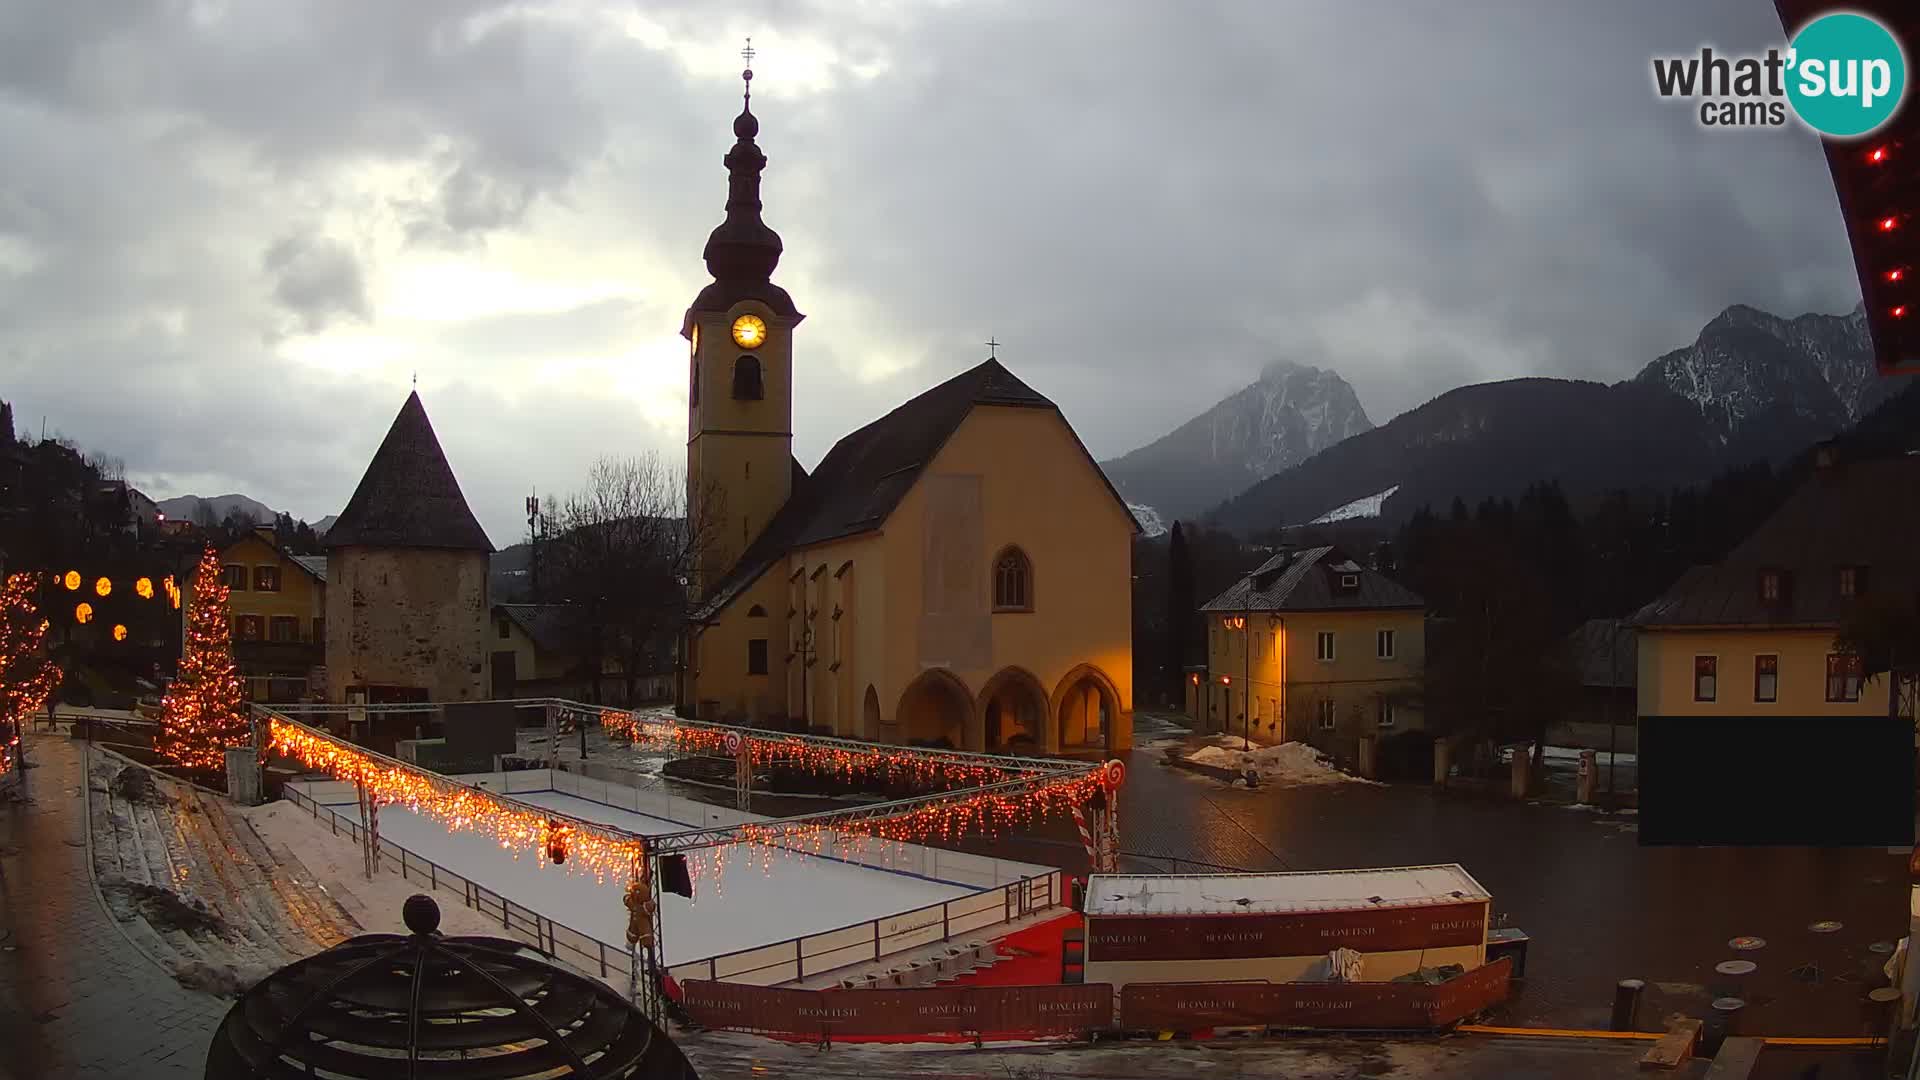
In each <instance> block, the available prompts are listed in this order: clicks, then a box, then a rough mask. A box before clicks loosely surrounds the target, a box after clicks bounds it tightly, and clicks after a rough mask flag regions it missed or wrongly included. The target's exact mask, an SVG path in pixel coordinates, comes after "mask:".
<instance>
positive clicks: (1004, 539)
mask: <svg viewBox="0 0 1920 1080" xmlns="http://www.w3.org/2000/svg"><path fill="white" fill-rule="evenodd" d="M744 77H745V78H746V79H747V80H749V81H748V83H747V89H748V91H749V94H748V96H747V98H746V104H745V107H744V108H743V109H742V111H741V113H740V115H739V116H738V117H737V118H736V119H735V120H734V122H733V132H734V136H735V140H736V141H735V142H734V145H733V148H732V150H731V151H730V152H729V153H728V154H727V155H726V158H725V165H726V167H727V173H728V195H727V205H726V219H725V220H724V221H723V222H722V223H721V224H720V225H719V226H718V227H717V228H715V229H714V230H713V232H712V234H711V235H710V236H709V237H708V239H707V246H706V251H705V257H706V264H707V270H708V272H709V273H710V274H711V275H712V277H713V281H712V282H711V283H710V284H708V285H707V286H706V288H704V289H702V290H701V292H700V294H699V296H697V297H696V298H695V299H694V301H693V304H692V306H690V307H689V308H688V309H687V313H686V317H685V319H684V320H683V322H682V325H681V335H682V336H683V337H685V338H686V339H687V341H688V343H689V347H690V364H689V367H690V371H689V382H688V386H687V400H688V417H687V480H688V508H689V516H688V520H689V522H690V532H691V533H692V534H693V535H695V536H696V537H697V538H698V541H697V542H698V549H697V551H696V553H695V559H694V563H695V568H696V569H695V572H694V574H693V575H692V579H691V581H690V583H689V585H690V590H691V594H692V611H691V616H690V618H689V620H688V626H687V629H686V631H685V639H684V641H683V643H682V651H681V656H682V664H681V668H682V670H681V673H680V686H679V692H678V698H679V700H678V705H679V707H680V709H681V710H682V711H683V713H686V714H689V715H693V716H697V717H699V718H701V719H714V720H725V721H736V722H738V721H752V722H761V723H770V724H780V723H784V724H786V725H787V726H790V727H805V728H808V729H810V730H813V731H816V732H824V733H831V734H835V735H841V736H847V737H852V738H861V739H874V740H880V741H884V742H894V743H907V744H916V745H936V746H950V747H955V748H960V749H966V750H985V751H992V752H1004V753H1013V754H1020V753H1069V754H1072V753H1086V754H1093V753H1112V752H1116V751H1120V750H1124V749H1126V748H1127V747H1129V746H1130V745H1131V744H1132V733H1133V723H1132V721H1133V685H1132V680H1133V655H1132V607H1133V598H1132V574H1133V540H1134V537H1135V535H1136V534H1137V533H1138V531H1139V526H1138V525H1137V524H1136V523H1135V521H1134V519H1133V516H1132V514H1131V512H1130V511H1129V510H1128V509H1127V506H1126V503H1125V502H1124V501H1123V500H1122V499H1121V498H1120V496H1119V494H1118V493H1117V492H1116V491H1115V490H1114V489H1113V487H1112V485H1111V484H1109V483H1108V482H1107V479H1106V476H1105V474H1104V473H1102V472H1101V470H1100V468H1099V466H1098V465H1096V464H1095V463H1094V460H1093V458H1092V456H1091V455H1090V454H1088V453H1087V449H1086V447H1085V446H1084V445H1083V444H1082V443H1081V442H1080V438H1079V436H1077V435H1076V434H1074V430H1073V427H1072V426H1071V425H1070V424H1068V423H1067V420H1066V417H1065V416H1063V415H1062V414H1061V412H1060V409H1059V407H1058V406H1056V405H1055V404H1054V403H1053V402H1052V401H1049V400H1048V399H1047V398H1046V397H1045V396H1044V395H1042V394H1040V393H1038V392H1037V391H1035V390H1034V389H1033V388H1032V387H1030V386H1028V385H1027V384H1025V383H1024V382H1022V381H1020V379H1019V378H1018V377H1017V376H1015V375H1014V374H1013V373H1012V372H1011V371H1009V370H1007V368H1006V367H1004V366H1003V365H1002V364H1001V363H1000V361H999V360H998V359H997V358H995V357H990V358H988V359H987V360H985V361H984V362H982V363H980V364H979V365H977V366H975V367H973V368H971V369H969V370H967V371H964V372H962V373H960V374H959V375H956V376H954V377H953V378H951V379H948V380H947V381H946V382H943V383H941V384H939V385H938V386H935V387H933V388H932V389H931V390H928V391H926V392H925V393H923V394H921V395H919V396H918V397H915V398H913V399H912V400H910V401H908V402H906V403H905V404H903V405H901V406H900V407H899V408H896V409H894V410H893V411H892V412H890V413H888V414H886V415H885V416H882V417H880V418H879V419H878V420H875V421H873V422H872V423H870V424H868V425H867V426H865V427H863V428H861V429H859V430H858V431H855V432H853V433H852V434H850V435H848V436H846V437H845V438H842V439H841V440H840V441H839V442H838V443H836V444H835V445H834V447H833V449H832V450H831V451H829V452H828V454H827V456H826V457H825V458H824V459H823V460H822V461H821V462H820V463H819V465H818V466H817V467H816V468H815V469H814V470H813V471H812V472H811V473H809V472H807V471H806V470H805V469H803V468H802V467H801V465H800V463H799V462H798V461H797V460H796V459H795V458H794V456H793V370H794V363H795V337H796V335H797V333H798V331H799V327H800V323H801V320H802V319H803V318H804V316H803V315H802V314H801V313H800V311H799V309H798V308H797V307H795V305H794V302H793V298H792V297H790V296H789V295H788V294H787V292H786V290H785V289H782V288H781V287H780V286H778V285H776V284H774V283H773V280H772V278H773V272H774V269H775V268H776V267H777V266H778V264H779V261H780V255H781V250H782V249H781V242H780V236H779V234H777V233H775V232H774V231H773V230H772V229H771V228H769V227H768V226H767V224H766V223H765V222H764V221H762V220H761V203H760V176H761V172H762V170H763V169H764V168H765V167H766V164H767V158H766V155H765V154H763V153H761V151H760V148H759V147H758V145H756V143H755V141H754V140H755V137H756V136H757V135H758V134H759V128H760V123H759V120H758V119H756V118H755V117H754V115H753V111H752V99H751V93H750V92H751V89H752V82H751V80H752V78H753V74H752V72H751V71H750V70H749V71H747V72H745V73H744Z"/></svg>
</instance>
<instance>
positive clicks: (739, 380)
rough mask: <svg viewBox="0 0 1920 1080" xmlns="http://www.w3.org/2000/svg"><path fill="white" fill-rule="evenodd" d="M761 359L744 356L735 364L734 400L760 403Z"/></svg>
mask: <svg viewBox="0 0 1920 1080" xmlns="http://www.w3.org/2000/svg"><path fill="white" fill-rule="evenodd" d="M761 397H762V393H761V389H760V358H759V357H757V356H743V357H741V358H740V359H738V360H735V361H734V362H733V398H734V400H735V401H759V400H760V398H761Z"/></svg>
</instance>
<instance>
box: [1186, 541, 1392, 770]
mask: <svg viewBox="0 0 1920 1080" xmlns="http://www.w3.org/2000/svg"><path fill="white" fill-rule="evenodd" d="M1200 610H1201V612H1202V613H1203V614H1204V616H1205V618H1206V622H1207V667H1206V671H1205V672H1204V673H1202V672H1192V673H1190V674H1189V676H1188V686H1187V708H1188V712H1189V713H1190V714H1191V715H1192V717H1193V719H1194V721H1195V724H1196V725H1197V727H1198V728H1199V729H1200V730H1202V731H1211V732H1220V733H1225V734H1229V735H1243V736H1245V737H1246V738H1248V739H1250V740H1251V741H1253V742H1259V743H1279V742H1305V743H1312V744H1313V745H1315V746H1318V747H1320V748H1322V749H1326V750H1331V751H1335V752H1338V753H1342V754H1349V755H1351V754H1355V753H1356V751H1357V749H1358V746H1359V743H1360V740H1361V738H1362V737H1363V736H1375V737H1380V736H1387V735H1392V734H1394V733H1395V732H1399V731H1405V730H1409V729H1412V728H1417V727H1422V726H1424V717H1423V715H1422V713H1421V710H1420V707H1419V705H1418V691H1419V685H1420V678H1421V675H1422V673H1423V672H1424V670H1425V667H1426V653H1427V644H1426V605H1425V603H1424V602H1423V601H1422V600H1421V599H1420V597H1418V596H1416V595H1414V593H1413V592H1411V591H1409V590H1408V589H1406V588H1405V587H1403V586H1401V585H1400V584H1398V583H1397V582H1395V581H1393V580H1391V579H1390V578H1388V577H1386V576H1385V575H1384V574H1381V573H1380V572H1378V571H1376V570H1371V569H1369V568H1367V567H1364V566H1362V565H1360V564H1359V563H1357V562H1355V561H1353V559H1351V558H1350V557H1348V556H1347V555H1346V554H1345V553H1344V552H1342V551H1341V550H1340V549H1338V548H1334V547H1315V548H1306V549H1303V550H1297V551H1296V550H1288V551H1282V552H1280V553H1279V554H1277V555H1274V556H1273V557H1272V558H1270V559H1268V560H1267V561H1266V562H1264V563H1262V564H1261V565H1260V566H1259V567H1258V568H1256V569H1255V570H1254V571H1253V572H1252V573H1251V574H1248V575H1247V576H1246V577H1243V578H1241V579H1240V580H1239V581H1237V582H1235V583H1234V584H1233V585H1232V586H1231V587H1229V588H1228V589H1227V590H1226V591H1225V592H1223V593H1221V594H1220V595H1219V596H1217V597H1214V598H1213V599H1212V600H1210V601H1208V602H1207V603H1206V604H1204V605H1202V606H1201V608H1200Z"/></svg>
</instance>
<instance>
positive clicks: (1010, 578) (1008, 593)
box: [993, 547, 1033, 611]
mask: <svg viewBox="0 0 1920 1080" xmlns="http://www.w3.org/2000/svg"><path fill="white" fill-rule="evenodd" d="M993 610H995V611H1032V610H1033V563H1032V561H1031V560H1029V559H1028V558H1027V553H1026V552H1024V551H1021V550H1020V549H1019V548H1017V547H1009V548H1006V549H1004V550H1002V551H1001V552H1000V555H999V557H998V558H996V559H994V560H993Z"/></svg>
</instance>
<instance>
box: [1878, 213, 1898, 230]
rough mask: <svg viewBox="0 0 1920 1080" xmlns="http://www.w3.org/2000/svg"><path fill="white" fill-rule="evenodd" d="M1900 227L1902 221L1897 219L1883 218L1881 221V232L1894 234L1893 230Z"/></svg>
mask: <svg viewBox="0 0 1920 1080" xmlns="http://www.w3.org/2000/svg"><path fill="white" fill-rule="evenodd" d="M1899 227H1900V219H1899V218H1897V217H1883V218H1881V219H1880V231H1881V232H1892V231H1893V230H1895V229H1897V228H1899Z"/></svg>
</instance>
